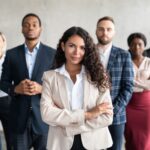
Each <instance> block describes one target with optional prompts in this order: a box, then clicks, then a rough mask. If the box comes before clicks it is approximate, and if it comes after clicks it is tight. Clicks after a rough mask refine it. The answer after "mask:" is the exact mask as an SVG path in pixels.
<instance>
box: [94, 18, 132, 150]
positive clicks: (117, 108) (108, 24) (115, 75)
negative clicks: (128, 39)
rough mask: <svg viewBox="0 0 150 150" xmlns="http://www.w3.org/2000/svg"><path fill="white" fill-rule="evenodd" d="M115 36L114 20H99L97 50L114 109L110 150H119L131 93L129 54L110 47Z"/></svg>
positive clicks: (130, 62)
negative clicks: (107, 74) (106, 76)
mask: <svg viewBox="0 0 150 150" xmlns="http://www.w3.org/2000/svg"><path fill="white" fill-rule="evenodd" d="M114 35H115V25H114V20H113V18H111V17H108V16H106V17H103V18H100V19H99V20H98V22H97V28H96V36H97V39H98V44H97V48H98V50H99V54H100V58H101V61H102V63H103V65H104V67H105V68H106V69H107V71H108V73H109V76H110V82H111V91H110V92H111V98H112V103H113V107H114V118H113V124H112V125H111V126H110V127H109V130H110V133H111V135H112V139H113V146H112V147H111V148H110V150H121V149H122V140H123V135H124V127H125V122H126V106H127V104H128V102H129V100H130V98H131V95H132V91H133V66H132V61H131V57H130V54H129V53H128V52H127V51H125V50H122V49H121V48H118V47H115V46H113V45H112V39H113V37H114Z"/></svg>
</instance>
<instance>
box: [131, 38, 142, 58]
mask: <svg viewBox="0 0 150 150" xmlns="http://www.w3.org/2000/svg"><path fill="white" fill-rule="evenodd" d="M144 48H145V45H144V41H143V40H142V39H141V38H134V39H133V40H132V42H131V44H130V46H129V49H130V51H131V53H132V55H133V56H142V55H143V51H144Z"/></svg>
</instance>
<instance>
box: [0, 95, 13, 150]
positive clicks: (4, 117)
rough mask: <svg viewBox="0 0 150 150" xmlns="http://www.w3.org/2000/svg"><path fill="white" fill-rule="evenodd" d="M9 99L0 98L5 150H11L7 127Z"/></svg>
mask: <svg viewBox="0 0 150 150" xmlns="http://www.w3.org/2000/svg"><path fill="white" fill-rule="evenodd" d="M10 102H11V100H10V97H8V96H6V97H0V120H1V123H2V127H3V131H4V136H5V140H6V146H7V150H11V145H12V139H13V137H12V133H11V130H10V127H9V122H8V120H9V109H10Z"/></svg>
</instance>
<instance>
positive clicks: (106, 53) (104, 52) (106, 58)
mask: <svg viewBox="0 0 150 150" xmlns="http://www.w3.org/2000/svg"><path fill="white" fill-rule="evenodd" d="M111 48H112V43H111V44H110V45H109V46H108V48H107V49H105V50H103V49H101V48H100V47H98V50H99V54H100V58H101V62H102V64H103V66H104V68H105V69H107V66H108V61H109V56H110V53H111Z"/></svg>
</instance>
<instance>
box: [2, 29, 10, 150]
mask: <svg viewBox="0 0 150 150" xmlns="http://www.w3.org/2000/svg"><path fill="white" fill-rule="evenodd" d="M5 52H6V38H5V36H4V34H3V33H1V32H0V77H1V71H2V64H3V61H4V58H5ZM9 105H10V97H8V95H7V94H6V93H5V92H3V91H1V90H0V121H1V123H2V126H3V130H4V134H5V139H6V145H7V150H10V149H11V142H10V141H11V137H10V135H11V134H10V131H9V123H8V114H9Z"/></svg>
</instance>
